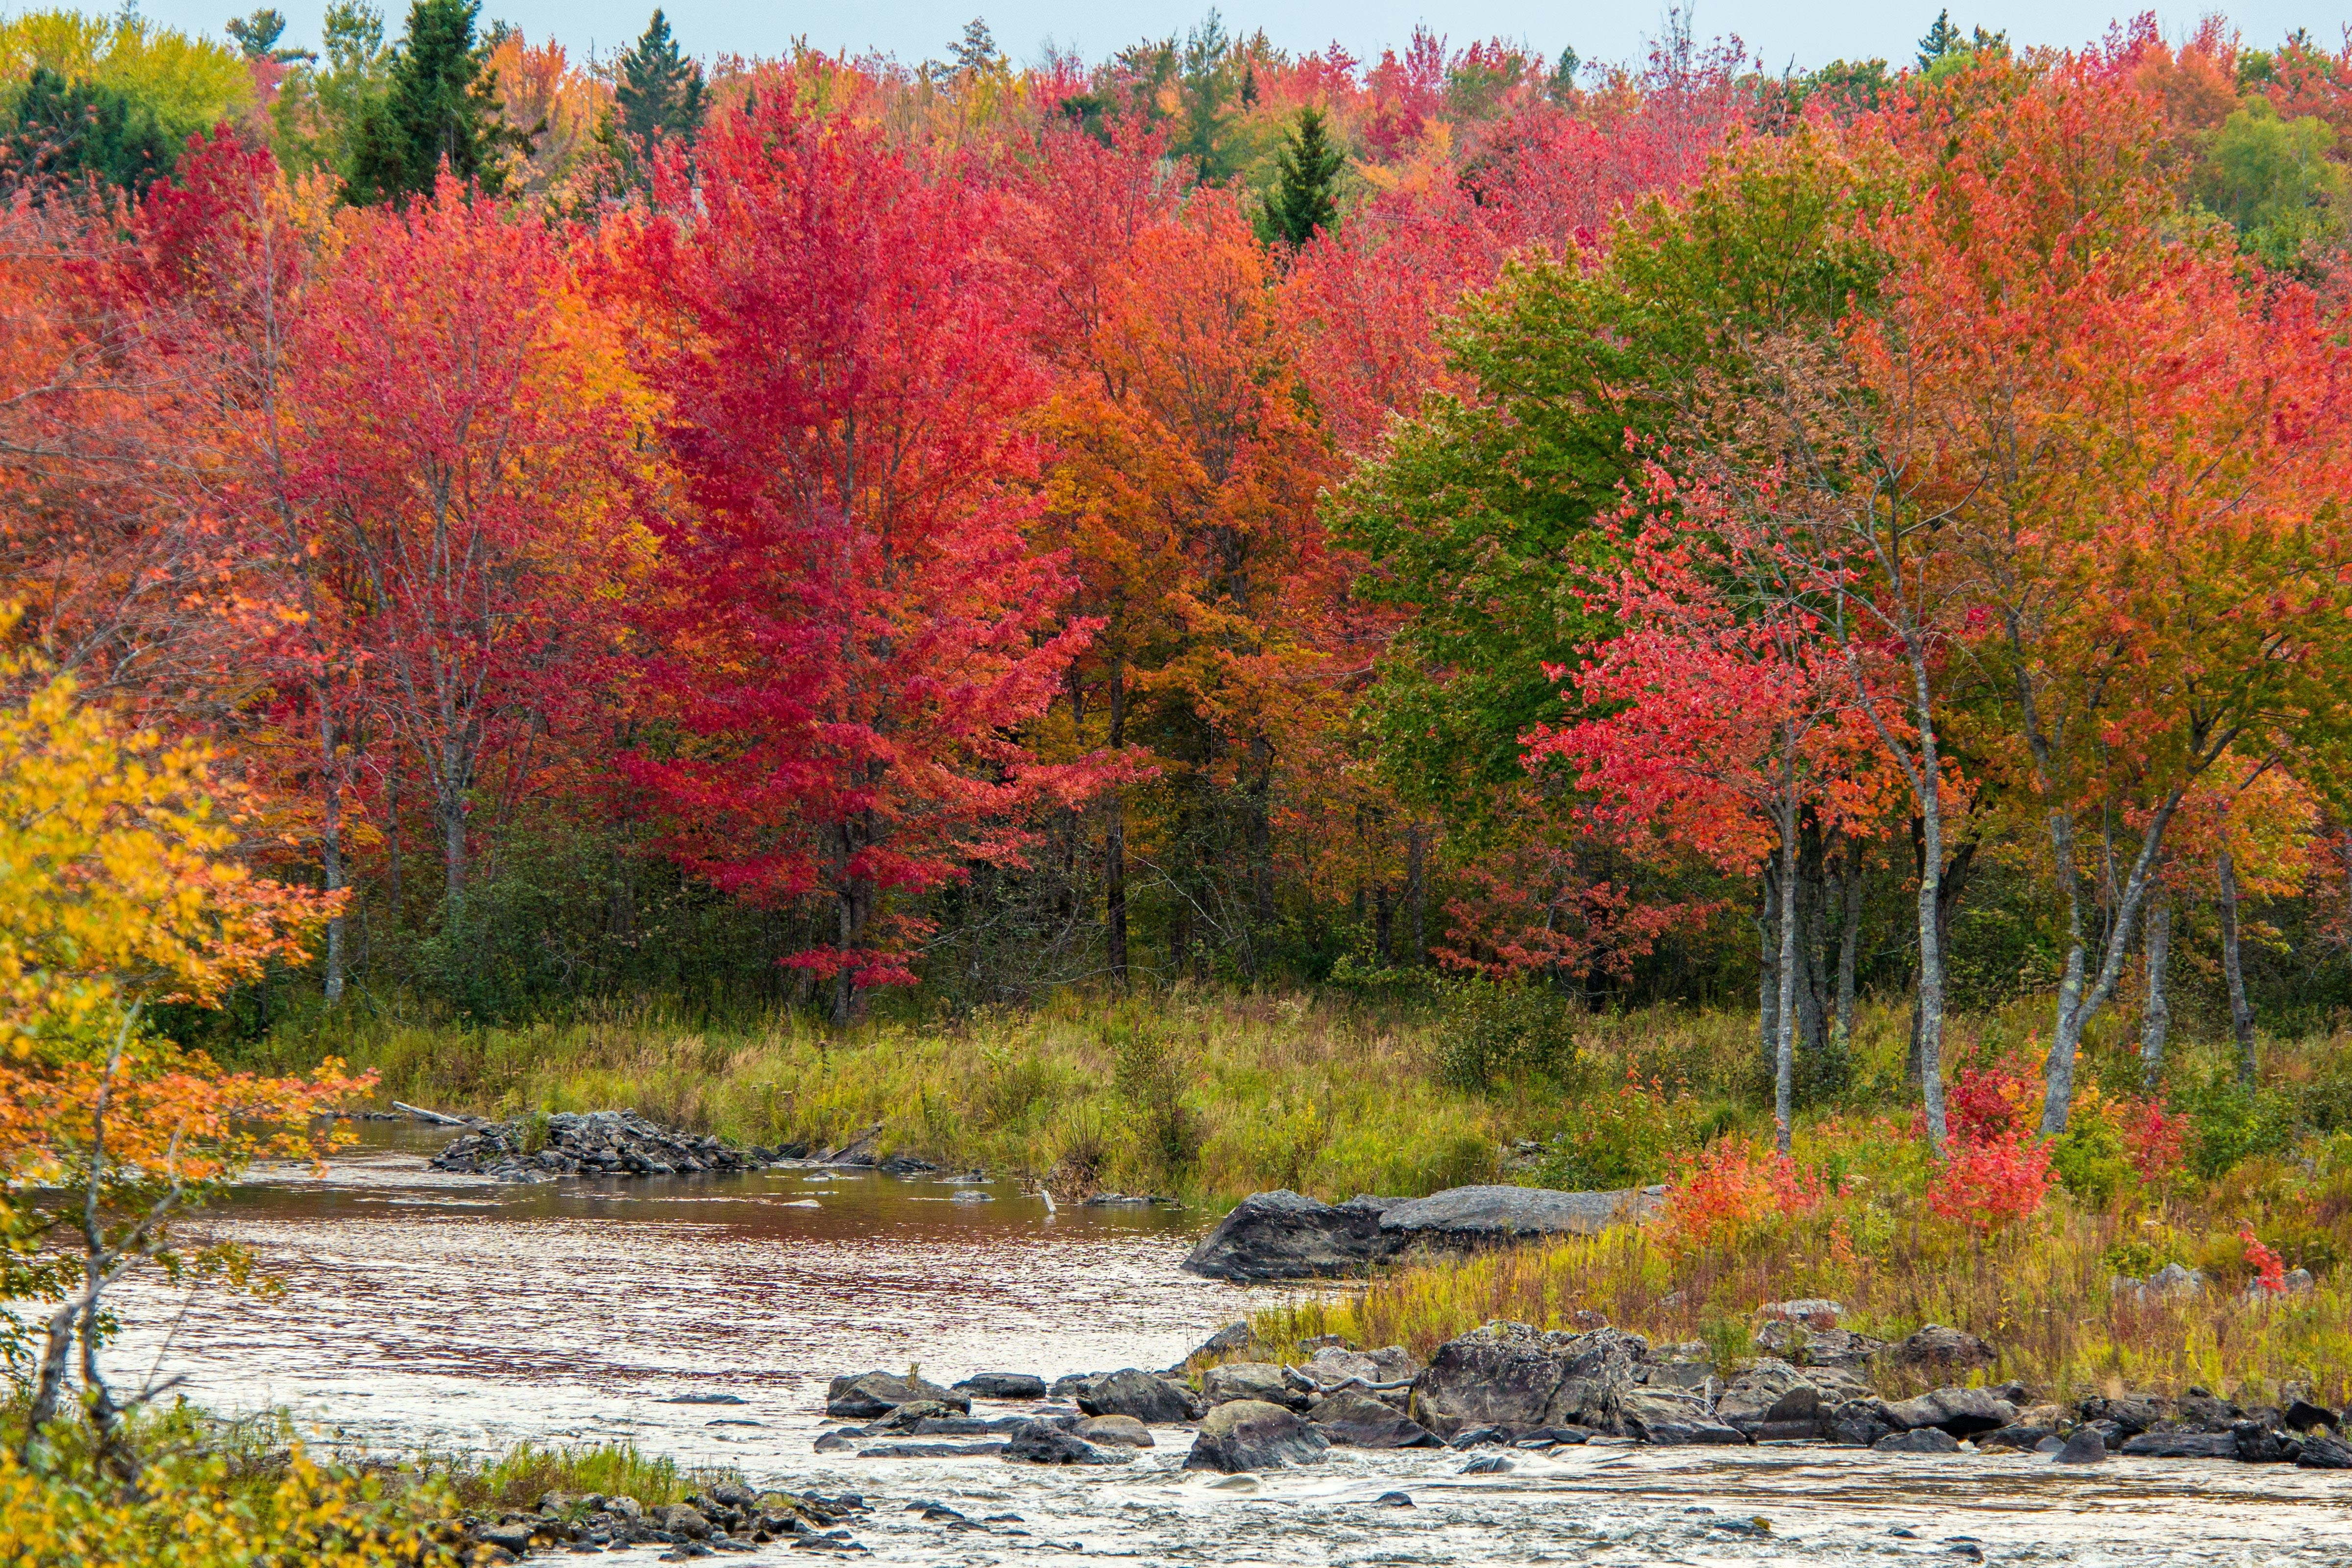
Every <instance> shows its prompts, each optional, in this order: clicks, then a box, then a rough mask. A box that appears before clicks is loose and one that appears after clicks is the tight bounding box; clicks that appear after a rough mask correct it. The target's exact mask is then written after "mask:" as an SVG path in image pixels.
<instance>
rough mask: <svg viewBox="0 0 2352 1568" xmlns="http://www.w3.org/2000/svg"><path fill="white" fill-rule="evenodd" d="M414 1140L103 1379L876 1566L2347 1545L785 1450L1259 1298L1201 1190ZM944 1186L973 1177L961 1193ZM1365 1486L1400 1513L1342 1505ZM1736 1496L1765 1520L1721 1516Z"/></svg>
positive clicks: (1226, 1313)
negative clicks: (847, 1386)
mask: <svg viewBox="0 0 2352 1568" xmlns="http://www.w3.org/2000/svg"><path fill="white" fill-rule="evenodd" d="M446 1139H447V1134H446V1133H436V1132H432V1131H427V1130H424V1129H416V1128H411V1127H408V1126H405V1125H397V1124H386V1123H369V1124H365V1125H364V1131H363V1134H362V1142H361V1144H360V1145H359V1146H357V1147H355V1148H352V1149H350V1150H347V1151H344V1152H341V1154H339V1155H338V1156H337V1158H336V1160H335V1161H334V1163H332V1165H331V1167H330V1168H329V1170H328V1171H327V1173H325V1175H324V1176H323V1177H318V1176H314V1175H312V1174H311V1173H309V1172H308V1171H307V1170H304V1169H299V1168H292V1167H286V1168H270V1169H267V1170H264V1171H262V1172H259V1173H257V1174H256V1178H255V1179H254V1181H253V1182H252V1183H251V1184H248V1185H247V1186H244V1187H242V1188H240V1189H238V1190H237V1191H236V1193H234V1194H231V1195H230V1196H229V1197H228V1198H227V1199H226V1201H225V1202H223V1203H222V1204H220V1205H217V1206H215V1208H214V1209H212V1210H210V1211H208V1212H207V1213H206V1214H205V1215H204V1216H203V1217H202V1219H201V1220H200V1221H199V1222H198V1223H197V1226H196V1227H195V1230H196V1231H198V1232H201V1234H202V1235H204V1236H206V1237H217V1238H220V1239H228V1240H235V1241H236V1242H239V1243H242V1244H243V1245H244V1246H246V1247H247V1248H249V1249H250V1250H251V1251H252V1252H253V1253H254V1254H255V1255H256V1256H257V1258H258V1259H259V1260H260V1261H261V1262H262V1264H263V1265H264V1266H265V1268H267V1269H268V1272H269V1273H270V1274H271V1275H272V1276H273V1277H274V1278H276V1279H278V1280H279V1281H281V1282H282V1284H283V1287H284V1289H283V1293H282V1294H280V1295H278V1296H277V1297H276V1298H275V1299H272V1300H243V1299H233V1298H229V1297H227V1296H226V1295H224V1294H222V1293H220V1292H218V1291H217V1290H213V1289H204V1290H198V1291H196V1292H194V1294H184V1293H183V1292H181V1291H179V1290H177V1289H173V1288H171V1287H168V1286H167V1285H165V1284H163V1282H162V1281H160V1280H159V1279H152V1278H150V1279H145V1280H142V1281H141V1282H140V1283H138V1284H136V1285H132V1286H128V1287H126V1288H124V1289H121V1292H120V1293H119V1295H118V1297H117V1298H115V1300H117V1303H118V1306H119V1308H120V1310H121V1317H122V1320H123V1323H124V1331H123V1334H122V1337H121V1340H120V1342H118V1343H117V1345H116V1346H115V1347H114V1349H113V1350H112V1351H111V1352H110V1358H109V1364H110V1370H111V1374H112V1375H113V1376H114V1377H115V1379H116V1380H117V1381H118V1382H119V1383H122V1384H128V1385H133V1386H135V1385H136V1384H137V1383H138V1382H139V1381H140V1379H141V1378H142V1376H145V1375H150V1374H152V1375H173V1374H176V1375H179V1376H181V1377H184V1379H185V1380H186V1381H185V1384H184V1387H185V1389H186V1392H187V1394H188V1395H189V1397H191V1398H193V1399H194V1400H195V1401H197V1402H198V1403H200V1404H203V1405H206V1406H208V1407H211V1408H213V1409H215V1410H219V1411H223V1412H238V1411H255V1410H263V1409H268V1408H270V1407H273V1406H284V1407H287V1408H289V1409H291V1410H292V1411H293V1412H295V1414H296V1415H297V1416H298V1417H299V1419H300V1420H301V1421H303V1422H304V1423H305V1424H306V1425H308V1426H309V1427H310V1429H311V1430H312V1431H314V1432H315V1433H316V1434H317V1435H318V1438H319V1439H320V1440H321V1441H325V1442H329V1443H332V1444H334V1445H337V1446H341V1447H346V1448H350V1447H370V1448H373V1449H374V1450H376V1451H378V1452H385V1451H399V1450H413V1449H415V1448H416V1447H420V1446H425V1447H435V1448H439V1449H443V1450H447V1449H454V1448H479V1447H488V1446H491V1445H498V1444H504V1443H508V1442H511V1441H513V1440H515V1439H519V1438H525V1437H528V1438H532V1439H536V1440H538V1441H541V1442H546V1443H557V1444H565V1443H585V1442H594V1441H604V1440H628V1441H633V1442H635V1443H636V1444H637V1445H638V1447H640V1448H642V1449H644V1450H645V1451H646V1452H648V1453H661V1454H668V1455H671V1456H672V1457H674V1458H677V1459H678V1460H679V1461H680V1462H681V1463H682V1464H686V1465H689V1466H728V1467H731V1468H736V1469H739V1470H740V1471H742V1472H743V1473H744V1474H745V1475H746V1477H747V1478H748V1479H750V1480H751V1482H752V1483H753V1484H755V1485H773V1486H782V1487H787V1488H791V1489H795V1490H806V1489H817V1490H821V1491H824V1492H827V1493H834V1492H838V1491H841V1490H855V1491H857V1492H859V1493H860V1494H862V1495H863V1496H864V1497H865V1498H866V1500H868V1501H869V1502H870V1503H871V1504H873V1507H874V1512H873V1514H872V1516H871V1518H870V1520H867V1521H862V1522H861V1523H860V1525H859V1526H858V1528H857V1529H856V1536H857V1539H858V1540H859V1541H860V1542H863V1543H864V1544H865V1545H866V1547H867V1548H868V1549H870V1551H871V1552H872V1557H871V1559H870V1561H874V1562H877V1563H926V1564H928V1563H952V1564H959V1565H962V1564H974V1565H977V1564H985V1563H998V1562H1003V1563H1015V1562H1018V1563H1039V1562H1078V1561H1085V1560H1097V1559H1102V1558H1126V1559H1133V1560H1140V1561H1143V1562H1149V1563H1217V1564H1221V1565H1222V1564H1240V1563H1269V1564H1276V1563H1278V1564H1371V1563H1432V1564H1437V1563H1444V1564H1453V1563H1465V1564H1485V1563H1493V1564H1505V1563H1580V1564H1581V1563H1589V1564H1594V1565H1612V1568H1613V1565H1618V1564H1623V1565H1627V1568H1631V1565H1633V1564H1644V1565H1646V1564H1652V1563H1694V1564H1699V1563H1792V1564H1794V1563H1804V1564H1807V1565H1809V1568H1811V1565H1820V1564H1845V1563H1856V1564H1862V1563H1896V1562H1910V1561H1927V1562H1962V1561H1974V1560H1975V1559H1974V1557H1973V1556H1972V1555H1971V1552H1972V1551H1973V1552H1981V1553H1982V1554H1983V1557H1984V1559H1985V1560H1986V1561H1990V1562H1995V1563H2036V1564H2039V1563H2068V1564H2083V1565H2084V1568H2102V1565H2107V1564H2114V1565H2117V1568H2123V1565H2134V1568H2137V1565H2140V1564H2151V1565H2153V1564H2164V1565H2173V1564H2179V1565H2183V1568H2186V1565H2189V1564H2197V1565H2200V1568H2202V1565H2206V1564H2217V1563H2218V1564H2239V1563H2243V1564H2249V1565H2268V1564H2273V1563H2279V1564H2296V1565H2301V1564H2322V1563H2325V1564H2333V1565H2341V1564H2345V1563H2352V1476H2345V1475H2341V1474H2331V1473H2328V1472H2320V1471H2303V1470H2294V1469H2292V1468H2284V1467H2279V1466H2249V1465H2235V1464H2229V1463H2223V1462H2220V1461H2197V1460H2139V1459H2116V1460H2111V1461H2110V1462H2108V1463H2107V1464H2105V1465H2104V1466H2100V1467H2096V1468H2086V1469H2080V1470H2074V1469H2062V1468H2057V1467H2053V1466H2051V1465H2049V1464H2048V1463H2046V1462H2044V1461H2042V1460H2040V1459H2037V1458H2021V1457H1995V1456H1991V1455H1982V1456H1979V1455H1970V1454H1961V1455H1958V1456H1951V1457H1920V1458H1888V1457H1885V1456H1878V1455H1866V1454H1863V1453H1860V1452H1857V1451H1853V1450H1842V1449H1832V1448H1823V1447H1759V1448H1753V1449H1740V1450H1725V1449H1719V1448H1704V1449H1641V1448H1634V1447H1619V1446H1606V1445H1599V1444H1596V1445H1594V1446H1592V1447H1584V1448H1569V1449H1561V1450H1556V1451H1555V1454H1556V1457H1537V1456H1531V1455H1526V1454H1514V1455H1512V1456H1511V1462H1512V1467H1513V1468H1511V1469H1510V1470H1509V1471H1508V1472H1507V1473H1505V1474H1501V1475H1492V1476H1465V1475H1462V1474H1460V1473H1459V1472H1460V1468H1461V1465H1462V1462H1463V1457H1462V1456H1460V1455H1455V1454H1452V1453H1438V1454H1429V1453H1368V1452H1362V1451H1357V1450H1349V1449H1334V1450H1332V1452H1331V1455H1330V1459H1329V1462H1328V1463H1327V1464H1326V1465H1324V1466H1323V1467H1321V1468H1316V1469H1307V1470H1297V1471H1286V1472H1279V1473H1274V1474H1267V1475H1263V1476H1258V1477H1255V1478H1246V1479H1235V1480H1224V1479H1222V1478H1216V1477H1213V1476H1207V1475H1202V1474H1192V1475H1187V1474H1185V1473H1184V1472H1182V1471H1181V1469H1180V1468H1179V1467H1180V1466H1181V1463H1182V1460H1183V1456H1184V1450H1185V1447H1186V1444H1187V1442H1188V1441H1189V1439H1188V1438H1187V1437H1186V1436H1185V1435H1184V1434H1183V1433H1181V1431H1178V1430H1175V1429H1164V1430H1162V1431H1161V1432H1160V1434H1159V1436H1160V1447H1158V1448H1156V1449H1154V1450H1152V1451H1150V1452H1149V1453H1147V1454H1145V1455H1144V1456H1143V1458H1142V1460H1141V1461H1140V1462H1139V1463H1138V1464H1136V1465H1132V1466H1127V1467H1121V1468H1117V1469H1110V1470H1077V1471H1072V1470H1060V1469H1048V1468H1040V1467H1034V1466H1014V1465H1008V1464H1005V1463H1003V1461H1001V1460H998V1459H995V1458H958V1459H944V1460H942V1459H908V1460H884V1459H860V1458H856V1457H855V1456H853V1455H821V1454H816V1453H814V1452H813V1451H812V1447H811V1445H812V1443H813V1440H814V1437H815V1436H816V1434H817V1433H818V1432H819V1431H820V1430H822V1429H823V1423H822V1411H823V1405H824V1385H825V1383H826V1381H827V1380H828V1379H830V1378H831V1377H832V1376H834V1375H835V1374H836V1373H842V1372H851V1371H867V1370H872V1369H874V1368H877V1367H878V1368H887V1369H889V1370H893V1371H899V1370H903V1369H904V1368H906V1366H907V1365H908V1363H920V1365H921V1369H922V1373H923V1375H924V1376H926V1377H928V1378H931V1379H933V1380H935V1381H938V1382H941V1383H947V1382H952V1381H953V1380H955V1379H956V1378H959V1377H962V1376H965V1375H968V1374H970V1373H973V1372H979V1371H1007V1372H1034V1373H1039V1374H1041V1375H1043V1376H1045V1377H1047V1378H1052V1377H1055V1376H1057V1375H1059V1374H1061V1373H1067V1372H1094V1371H1102V1370H1108V1369H1109V1368H1113V1367H1120V1366H1141V1367H1146V1368H1150V1367H1160V1366H1165V1365H1168V1364H1170V1363H1173V1362H1175V1361H1177V1360H1179V1359H1180V1358H1181V1357H1182V1355H1183V1354H1184V1353H1185V1352H1187V1351H1189V1350H1190V1349H1191V1348H1192V1346H1194V1345H1195V1344H1197V1343H1199V1342H1201V1341H1202V1339H1204V1338H1205V1337H1207V1335H1208V1334H1209V1333H1211V1332H1212V1331H1214V1330H1215V1329H1217V1328H1218V1327H1220V1326H1222V1325H1223V1324H1224V1323H1227V1322H1230V1321H1233V1320H1234V1318H1236V1317H1238V1316H1240V1315H1242V1313H1243V1312H1244V1311H1245V1310H1247V1308H1248V1306H1249V1304H1250V1303H1251V1301H1252V1300H1254V1298H1253V1297H1252V1296H1251V1295H1250V1294H1249V1293H1246V1292H1244V1291H1241V1290H1238V1289H1234V1288H1233V1287H1230V1286H1224V1285H1216V1284H1211V1283H1208V1282H1205V1281H1202V1280H1197V1279H1192V1278H1190V1277H1189V1276H1186V1275H1184V1274H1182V1273H1181V1272H1179V1270H1178V1269H1177V1268H1176V1264H1177V1262H1178V1260H1179V1259H1180V1258H1182V1257H1183V1255H1184V1252H1185V1250H1186V1248H1187V1247H1189V1246H1190V1245H1191V1242H1192V1236H1193V1234H1194V1233H1195V1232H1196V1230H1197V1229H1198V1227H1199V1226H1200V1225H1201V1224H1202V1217H1203V1216H1202V1215H1197V1214H1184V1213H1181V1212H1176V1211H1171V1210H1164V1209H1153V1210H1133V1209H1077V1210H1073V1209H1070V1208H1067V1207H1065V1208H1063V1209H1062V1210H1061V1211H1060V1212H1059V1213H1056V1214H1049V1213H1048V1212H1047V1211H1046V1209H1045V1205H1044V1203H1043V1202H1042V1201H1040V1200H1038V1199H1036V1198H1034V1197H1030V1196H1027V1195H1025V1194H1022V1193H1021V1192H1019V1191H1018V1190H1017V1189H1016V1188H1013V1187H1012V1186H1009V1185H988V1186H982V1187H979V1188H976V1189H975V1188H959V1187H955V1186H950V1185H948V1184H944V1183H941V1182H939V1181H933V1180H912V1181H900V1180H896V1179H893V1178H890V1177H887V1176H882V1175H878V1174H874V1173H862V1172H824V1171H812V1170H800V1169H793V1170H775V1171H769V1172H764V1173H757V1174H753V1175H748V1176H718V1177H692V1178H674V1179H672V1178H663V1179H656V1180H649V1181H638V1182H631V1183H622V1182H614V1181H605V1182H567V1183H561V1184H545V1185H538V1186H529V1187H510V1186H501V1185H498V1184H491V1183H489V1182H487V1181H484V1180H482V1179H479V1178H475V1177H467V1176H451V1175H445V1174H442V1173H437V1172H434V1171H431V1170H428V1169H427V1168H426V1167H425V1157H426V1155H427V1154H429V1153H430V1152H432V1151H433V1150H435V1149H437V1148H438V1147H440V1146H441V1144H442V1143H444V1142H446ZM973 1191H978V1192H982V1193H985V1194H988V1198H989V1201H987V1202H976V1201H971V1200H970V1199H969V1198H965V1199H961V1200H960V1199H959V1198H958V1195H957V1194H959V1193H960V1192H961V1193H970V1192H973ZM192 1234H194V1233H192ZM690 1394H701V1395H710V1394H731V1395H735V1396H737V1397H738V1398H740V1399H741V1400H742V1401H743V1403H741V1404H740V1405H712V1404H707V1403H677V1400H678V1399H679V1398H680V1396H682V1395H690ZM1011 1408H1012V1407H1010V1406H988V1405H981V1406H976V1407H975V1414H1002V1413H1005V1412H1006V1411H1009V1410H1010V1409H1011ZM1393 1489H1401V1490H1403V1491H1405V1492H1406V1493H1407V1494H1408V1495H1409V1496H1410V1497H1411V1498H1412V1501H1413V1503H1414V1505H1415V1506H1414V1507H1412V1509H1410V1510H1406V1509H1400V1508H1395V1507H1384V1506H1378V1505H1376V1504H1375V1503H1374V1499H1376V1498H1378V1497H1380V1496H1381V1494H1383V1493H1385V1492H1389V1491H1391V1490H1393ZM930 1502H938V1503H943V1504H946V1505H948V1506H949V1507H950V1508H953V1509H955V1510H959V1511H961V1512H962V1513H964V1514H967V1515H970V1516H971V1518H973V1519H975V1520H978V1519H981V1518H983V1517H984V1516H987V1515H992V1514H1000V1515H1001V1514H1006V1513H1013V1514H1018V1515H1019V1516H1020V1522H1019V1524H1018V1525H1017V1526H1016V1525H1013V1524H1011V1523H1009V1522H1008V1523H1004V1524H1000V1525H997V1526H993V1527H990V1528H988V1529H986V1530H983V1531H970V1530H957V1531H952V1532H950V1531H948V1530H947V1529H945V1528H944V1526H943V1525H941V1524H939V1523H930V1524H927V1523H925V1522H923V1521H922V1519H921V1510H920V1507H919V1505H920V1504H923V1503H930ZM909 1505H915V1506H912V1507H910V1506H909ZM1757 1518H1762V1519H1764V1520H1768V1521H1769V1533H1754V1534H1750V1533H1737V1532H1735V1531H1733V1530H1731V1529H1727V1528H1726V1527H1727V1526H1733V1525H1746V1524H1748V1521H1752V1520H1754V1519H1757ZM1014 1530H1018V1531H1024V1532H1025V1533H1019V1534H1015V1533H1011V1531H1014ZM658 1551H659V1549H658V1548H645V1549H638V1550H635V1551H632V1552H624V1553H615V1554H614V1556H615V1557H618V1558H621V1559H624V1560H625V1561H629V1562H632V1563H640V1562H642V1563H650V1562H652V1561H653V1559H654V1557H655V1555H656V1553H657V1552H658ZM799 1555H801V1554H795V1553H793V1552H787V1551H785V1550H783V1549H782V1548H781V1547H776V1548H769V1549H766V1550H763V1551H762V1552H760V1553H759V1554H757V1555H756V1556H752V1557H745V1558H738V1559H733V1561H739V1562H744V1563H782V1562H784V1561H786V1560H788V1559H789V1560H796V1558H797V1556H799Z"/></svg>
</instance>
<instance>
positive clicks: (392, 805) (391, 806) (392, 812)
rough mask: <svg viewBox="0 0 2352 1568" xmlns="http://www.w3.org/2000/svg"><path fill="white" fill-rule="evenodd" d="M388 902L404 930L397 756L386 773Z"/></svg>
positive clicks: (394, 925) (385, 889)
mask: <svg viewBox="0 0 2352 1568" xmlns="http://www.w3.org/2000/svg"><path fill="white" fill-rule="evenodd" d="M383 830H384V887H383V897H384V902H385V903H386V904H388V905H389V906H390V907H391V910H392V929H393V930H394V931H398V930H399V929H400V916H401V908H400V905H401V897H402V894H401V888H400V860H401V855H400V759H399V758H398V757H396V756H395V757H393V758H392V759H390V760H389V761H388V762H387V763H385V766H384V773H383Z"/></svg>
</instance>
